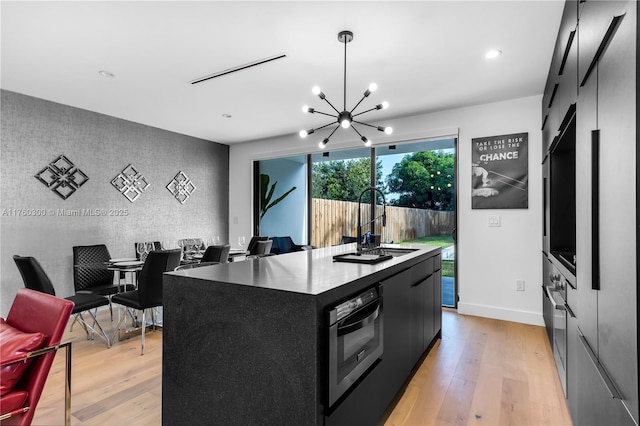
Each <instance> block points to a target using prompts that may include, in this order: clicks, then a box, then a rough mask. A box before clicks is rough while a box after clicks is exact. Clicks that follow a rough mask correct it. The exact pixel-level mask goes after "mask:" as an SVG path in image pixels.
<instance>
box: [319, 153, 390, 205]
mask: <svg viewBox="0 0 640 426" xmlns="http://www.w3.org/2000/svg"><path fill="white" fill-rule="evenodd" d="M370 180H371V159H369V158H358V159H355V160H334V161H323V162H319V163H314V164H313V194H312V195H313V198H322V199H325V200H340V201H354V202H357V201H358V196H359V195H360V193H361V192H362V191H363V190H364V189H366V188H368V187H370V186H371V182H370ZM376 186H377V187H378V188H380V189H382V188H383V181H382V162H380V161H377V162H376ZM370 196H371V195H370V194H365V195H364V196H363V197H362V200H363V202H369V200H370ZM377 202H379V203H382V200H377Z"/></svg>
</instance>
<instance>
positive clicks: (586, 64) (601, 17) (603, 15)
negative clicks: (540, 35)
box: [578, 0, 626, 85]
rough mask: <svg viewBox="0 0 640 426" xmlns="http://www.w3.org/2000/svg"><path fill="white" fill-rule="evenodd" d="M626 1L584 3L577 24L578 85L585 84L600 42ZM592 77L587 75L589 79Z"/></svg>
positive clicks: (592, 0)
mask: <svg viewBox="0 0 640 426" xmlns="http://www.w3.org/2000/svg"><path fill="white" fill-rule="evenodd" d="M625 3H626V1H596V0H591V1H587V2H586V3H584V5H583V6H582V11H581V13H580V20H579V23H578V38H579V43H580V56H579V61H578V78H579V83H580V84H581V85H582V84H584V83H585V77H586V76H587V73H589V72H590V71H591V69H592V64H593V62H594V59H595V57H596V53H597V52H598V48H599V47H600V44H601V43H602V40H603V39H604V38H605V35H606V34H607V30H608V29H609V26H610V24H611V21H612V20H613V17H614V16H615V15H618V14H620V12H621V10H622V9H623V8H624V6H625ZM591 77H592V76H591V75H589V78H591Z"/></svg>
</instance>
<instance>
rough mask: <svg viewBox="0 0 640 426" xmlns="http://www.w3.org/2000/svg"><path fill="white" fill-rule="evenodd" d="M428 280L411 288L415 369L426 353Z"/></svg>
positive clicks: (411, 342) (412, 356)
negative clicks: (425, 312) (425, 316)
mask: <svg viewBox="0 0 640 426" xmlns="http://www.w3.org/2000/svg"><path fill="white" fill-rule="evenodd" d="M426 288H427V280H422V281H420V282H418V283H416V284H414V285H413V286H412V287H411V341H410V346H411V366H412V367H413V366H414V365H415V363H416V362H418V359H420V356H421V355H422V352H424V327H425V323H424V311H425V294H426V291H427V290H426Z"/></svg>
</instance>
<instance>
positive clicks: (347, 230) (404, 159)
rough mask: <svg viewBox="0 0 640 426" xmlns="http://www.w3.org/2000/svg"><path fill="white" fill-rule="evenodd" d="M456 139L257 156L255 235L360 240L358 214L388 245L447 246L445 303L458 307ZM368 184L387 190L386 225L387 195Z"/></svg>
mask: <svg viewBox="0 0 640 426" xmlns="http://www.w3.org/2000/svg"><path fill="white" fill-rule="evenodd" d="M456 145H457V144H456V139H455V138H449V139H442V140H431V141H422V142H410V143H402V144H396V145H388V146H376V147H372V148H365V147H362V148H355V149H348V150H341V151H326V152H322V153H316V154H311V155H299V156H292V157H286V158H278V159H270V160H260V161H257V162H256V163H255V166H254V181H255V186H254V206H255V209H254V224H255V229H256V234H259V235H264V236H272V237H273V236H291V237H292V239H293V241H294V242H295V243H297V244H311V245H313V246H314V247H328V246H332V245H336V244H341V243H343V242H352V241H355V238H356V236H357V233H358V230H357V223H358V215H359V214H360V215H362V216H361V222H362V224H363V227H362V228H363V229H362V232H363V234H364V233H367V232H368V233H370V234H372V235H374V236H377V237H378V238H379V241H381V242H383V243H394V244H411V243H421V244H429V245H437V246H440V247H442V285H443V293H442V294H443V305H445V306H452V307H455V306H456V305H457V299H456V297H455V295H456V294H457V290H456V288H457V285H456V282H455V270H456V265H455V252H456V250H455V239H454V238H455V234H456V176H455V169H456V166H455V164H456ZM274 185H275V187H274ZM371 186H374V187H376V188H377V189H379V190H381V191H382V193H383V194H384V199H385V201H386V204H387V207H386V216H387V220H386V226H385V227H383V226H382V221H381V220H378V219H377V218H379V216H381V215H382V203H383V197H382V196H379V195H377V193H376V194H375V196H374V199H373V200H371V193H370V192H368V191H367V192H364V193H363V191H365V190H366V189H367V188H369V187H371ZM361 194H362V198H361V199H360V195H361ZM359 201H361V208H360V210H358V202H359Z"/></svg>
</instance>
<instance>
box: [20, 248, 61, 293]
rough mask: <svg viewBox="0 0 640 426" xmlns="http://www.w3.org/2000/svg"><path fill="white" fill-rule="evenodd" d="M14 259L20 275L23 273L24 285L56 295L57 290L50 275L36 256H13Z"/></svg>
mask: <svg viewBox="0 0 640 426" xmlns="http://www.w3.org/2000/svg"><path fill="white" fill-rule="evenodd" d="M13 261H14V262H15V263H16V266H17V267H18V270H19V271H20V275H22V281H23V282H24V286H25V287H26V288H28V289H31V290H35V291H39V292H41V293H46V294H50V295H52V296H55V295H56V290H55V288H54V287H53V284H52V283H51V280H50V279H49V276H48V275H47V273H46V272H44V269H42V266H41V265H40V262H38V260H37V259H36V258H34V257H30V256H18V255H15V256H13Z"/></svg>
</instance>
